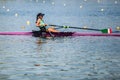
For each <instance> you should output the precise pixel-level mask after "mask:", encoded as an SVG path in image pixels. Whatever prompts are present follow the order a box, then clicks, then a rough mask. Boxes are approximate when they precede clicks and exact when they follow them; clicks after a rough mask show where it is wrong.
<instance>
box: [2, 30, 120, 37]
mask: <svg viewBox="0 0 120 80" xmlns="http://www.w3.org/2000/svg"><path fill="white" fill-rule="evenodd" d="M43 34H44V36H51V34H52V35H53V36H54V37H62V36H117V37H120V33H96V32H87V33H86V32H52V33H49V32H46V33H42V34H41V32H40V31H29V32H0V35H32V36H35V37H40V36H42V35H43Z"/></svg>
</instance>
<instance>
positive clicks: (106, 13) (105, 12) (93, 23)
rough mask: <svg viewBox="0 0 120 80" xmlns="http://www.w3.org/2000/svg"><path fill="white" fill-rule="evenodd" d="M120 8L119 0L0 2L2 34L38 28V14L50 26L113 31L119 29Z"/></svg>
mask: <svg viewBox="0 0 120 80" xmlns="http://www.w3.org/2000/svg"><path fill="white" fill-rule="evenodd" d="M119 8H120V1H119V0H0V19H1V20H0V31H31V30H33V29H38V28H36V27H35V21H36V15H37V14H38V13H39V12H42V13H44V14H45V16H44V20H45V22H46V23H47V24H56V25H68V26H78V27H84V26H86V27H89V28H100V29H101V28H110V27H111V28H113V30H114V29H116V27H117V26H120V9H119ZM66 30H67V31H77V30H73V29H72V30H71V29H66ZM79 31H83V30H79Z"/></svg>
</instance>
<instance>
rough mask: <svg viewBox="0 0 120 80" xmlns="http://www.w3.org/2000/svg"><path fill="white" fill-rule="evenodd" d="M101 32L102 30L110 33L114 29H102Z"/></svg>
mask: <svg viewBox="0 0 120 80" xmlns="http://www.w3.org/2000/svg"><path fill="white" fill-rule="evenodd" d="M101 32H102V33H108V34H110V33H112V29H111V28H108V29H102V30H101Z"/></svg>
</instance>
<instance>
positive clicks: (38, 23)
mask: <svg viewBox="0 0 120 80" xmlns="http://www.w3.org/2000/svg"><path fill="white" fill-rule="evenodd" d="M36 26H37V27H39V26H40V19H38V20H37V22H36Z"/></svg>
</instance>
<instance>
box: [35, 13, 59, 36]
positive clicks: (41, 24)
mask: <svg viewBox="0 0 120 80" xmlns="http://www.w3.org/2000/svg"><path fill="white" fill-rule="evenodd" d="M44 15H45V14H43V13H38V14H37V16H36V26H37V27H39V28H40V32H41V34H42V33H45V32H58V31H57V30H55V29H54V28H53V27H49V26H48V25H47V24H45V23H44V20H43V16H44Z"/></svg>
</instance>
